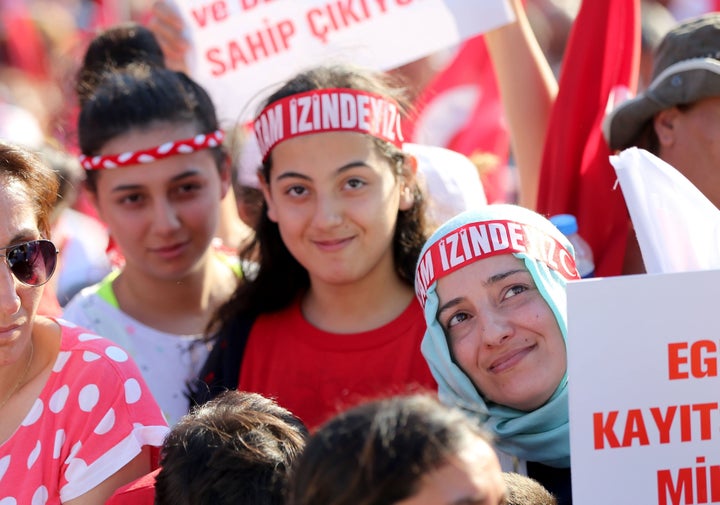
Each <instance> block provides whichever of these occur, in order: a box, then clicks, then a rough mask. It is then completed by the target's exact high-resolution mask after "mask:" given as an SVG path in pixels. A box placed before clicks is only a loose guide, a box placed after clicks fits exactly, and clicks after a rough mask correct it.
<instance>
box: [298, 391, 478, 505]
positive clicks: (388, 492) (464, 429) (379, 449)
mask: <svg viewBox="0 0 720 505" xmlns="http://www.w3.org/2000/svg"><path fill="white" fill-rule="evenodd" d="M478 438H479V439H482V440H484V441H486V442H488V443H490V440H491V439H490V438H489V436H488V434H487V433H486V431H485V430H484V429H482V428H481V427H480V426H479V425H477V424H476V423H475V422H474V421H472V420H471V419H469V418H468V417H467V416H466V415H465V414H464V413H463V412H461V411H460V410H457V409H453V408H450V407H446V406H444V405H442V404H441V403H439V402H438V400H437V399H436V398H434V397H431V396H429V395H425V394H416V395H405V396H396V397H391V398H387V399H381V400H374V401H370V402H367V403H364V404H361V405H359V406H357V407H354V408H352V409H350V410H347V411H345V412H343V413H340V414H338V415H336V416H335V417H333V418H332V419H330V420H329V421H327V422H326V423H325V424H323V425H322V426H321V427H320V428H319V429H318V430H317V431H316V432H315V433H314V434H313V436H312V437H311V438H310V440H309V441H308V443H307V445H306V447H305V450H304V451H303V454H302V455H301V456H300V458H299V459H298V460H297V461H296V463H295V467H294V469H293V472H292V475H291V477H290V485H289V488H288V501H287V504H288V505H386V504H392V503H396V502H398V501H401V500H404V499H406V498H409V497H411V496H413V495H414V494H415V493H417V492H418V490H419V487H420V481H421V479H422V477H423V475H425V474H426V473H428V472H430V471H432V470H435V469H438V468H439V467H441V466H442V465H444V464H445V463H447V461H448V459H449V458H450V457H452V456H453V455H456V454H457V453H459V452H460V451H461V450H462V449H463V448H464V447H466V446H467V445H468V444H469V443H471V442H472V441H473V440H475V439H478Z"/></svg>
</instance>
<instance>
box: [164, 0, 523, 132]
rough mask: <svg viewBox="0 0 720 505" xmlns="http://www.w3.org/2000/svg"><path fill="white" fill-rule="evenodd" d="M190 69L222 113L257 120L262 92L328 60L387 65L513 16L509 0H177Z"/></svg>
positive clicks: (377, 66)
mask: <svg viewBox="0 0 720 505" xmlns="http://www.w3.org/2000/svg"><path fill="white" fill-rule="evenodd" d="M174 4H175V5H176V7H177V8H178V11H179V12H180V14H181V16H182V17H183V19H184V21H185V24H186V26H187V33H186V37H187V38H188V39H189V40H190V42H191V43H192V44H193V48H194V49H193V51H192V56H191V58H190V60H189V61H188V67H189V70H190V72H191V74H192V75H193V77H194V78H195V79H196V80H197V81H198V82H199V83H200V84H202V85H203V86H204V87H205V88H206V89H207V90H208V91H209V92H210V94H211V96H212V97H213V99H214V101H215V103H216V106H217V108H218V111H219V113H220V117H221V119H224V120H228V119H229V120H242V121H246V120H248V119H250V118H251V117H252V116H253V115H254V114H255V113H256V112H257V104H256V101H257V97H258V95H260V96H264V95H266V94H267V93H268V92H269V91H270V90H271V89H272V88H273V87H274V86H277V85H278V84H280V83H281V82H282V81H284V80H285V79H287V78H288V77H290V76H291V75H293V74H294V73H296V72H298V71H300V70H302V69H305V68H308V67H310V66H313V65H317V64H320V63H332V62H352V63H355V64H358V65H362V66H366V67H370V68H375V69H379V70H387V69H390V68H394V67H397V66H400V65H403V64H405V63H408V62H410V61H413V60H416V59H418V58H420V57H422V56H426V55H428V54H431V53H433V52H436V51H439V50H442V49H445V48H448V47H451V46H453V45H455V44H458V43H460V42H461V41H463V40H465V39H466V38H468V37H471V36H473V35H477V34H479V33H482V32H484V31H487V30H489V29H491V28H495V27H498V26H501V25H503V24H506V23H508V22H510V21H512V20H513V14H512V9H511V8H510V6H509V5H508V4H507V1H506V0H483V1H482V2H467V1H465V0H264V1H263V0H174Z"/></svg>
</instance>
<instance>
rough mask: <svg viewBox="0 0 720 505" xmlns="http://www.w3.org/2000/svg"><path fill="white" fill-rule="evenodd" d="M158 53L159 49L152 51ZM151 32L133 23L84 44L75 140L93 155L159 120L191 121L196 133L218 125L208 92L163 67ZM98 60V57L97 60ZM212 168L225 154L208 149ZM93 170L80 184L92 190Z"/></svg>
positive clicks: (219, 150)
mask: <svg viewBox="0 0 720 505" xmlns="http://www.w3.org/2000/svg"><path fill="white" fill-rule="evenodd" d="M158 51H159V52H158ZM161 56H162V51H161V50H160V48H159V45H158V43H157V40H156V39H155V36H154V35H153V34H152V32H150V31H149V30H147V29H143V28H141V27H138V26H135V25H121V26H120V27H116V28H111V29H109V30H108V31H106V32H101V33H100V34H99V35H98V36H97V37H96V38H95V39H94V40H93V41H92V43H91V44H90V46H89V48H88V51H87V52H86V54H85V59H84V62H83V67H82V68H81V69H80V71H79V72H78V83H77V86H76V91H77V94H78V99H79V103H80V114H79V117H78V143H79V145H80V150H81V151H82V153H83V154H84V155H86V156H94V155H96V154H98V153H99V151H100V150H101V149H102V147H103V146H104V145H105V144H106V143H107V142H109V141H110V140H112V139H113V138H115V137H116V136H118V135H121V134H124V133H126V132H128V131H130V130H131V129H140V130H142V129H147V128H150V127H152V126H154V125H156V124H162V123H171V124H176V123H191V124H194V125H195V126H196V127H197V131H198V133H210V132H213V131H215V130H217V129H218V128H219V123H218V119H217V115H216V112H215V106H214V104H213V102H212V99H211V98H210V96H209V95H208V93H207V92H206V91H205V90H204V89H203V88H202V86H200V85H199V84H198V83H196V82H195V81H193V80H192V79H191V78H190V77H188V76H187V75H185V74H184V73H182V72H175V71H172V70H169V69H167V68H165V64H164V58H162V57H161ZM99 59H100V60H101V61H99ZM212 152H213V155H214V157H215V160H216V163H217V165H218V169H221V168H222V167H223V166H224V160H225V157H226V154H225V151H224V149H223V148H222V147H215V148H212ZM96 178H97V172H96V171H88V173H87V179H86V185H87V187H88V189H89V190H90V191H95V190H96Z"/></svg>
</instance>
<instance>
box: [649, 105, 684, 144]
mask: <svg viewBox="0 0 720 505" xmlns="http://www.w3.org/2000/svg"><path fill="white" fill-rule="evenodd" d="M680 114H681V112H680V109H678V108H677V107H670V108H669V109H664V110H661V111H660V112H658V113H657V114H656V115H655V118H654V119H653V127H654V128H655V134H656V135H657V138H658V142H660V145H661V146H665V147H667V146H670V145H672V144H674V143H675V134H676V131H675V122H676V120H677V118H678V117H679V115H680Z"/></svg>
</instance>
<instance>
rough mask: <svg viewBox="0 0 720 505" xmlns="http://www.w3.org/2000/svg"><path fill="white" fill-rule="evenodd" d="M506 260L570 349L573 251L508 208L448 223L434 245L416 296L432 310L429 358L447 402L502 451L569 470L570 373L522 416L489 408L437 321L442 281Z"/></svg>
mask: <svg viewBox="0 0 720 505" xmlns="http://www.w3.org/2000/svg"><path fill="white" fill-rule="evenodd" d="M500 254H513V255H514V256H515V257H516V258H520V259H522V260H523V261H524V263H525V266H526V268H527V269H528V271H529V272H530V274H531V275H532V277H533V279H534V281H535V284H536V285H537V288H538V290H539V291H540V293H541V295H542V297H543V298H544V299H545V301H546V302H547V304H548V305H549V306H550V308H551V310H552V312H553V314H555V319H557V322H558V325H559V326H560V331H561V332H562V335H563V338H564V339H566V341H567V297H566V292H565V286H566V283H567V281H568V280H572V279H579V278H580V276H579V275H578V273H577V269H576V267H575V260H574V254H575V253H574V250H573V247H572V245H571V244H570V242H569V241H568V240H567V238H565V236H564V235H563V234H562V233H560V231H558V229H557V228H555V226H554V225H553V224H552V223H551V222H550V221H548V220H547V219H545V218H544V217H542V216H541V215H540V214H537V213H536V212H533V211H531V210H528V209H526V208H524V207H519V206H516V205H507V204H496V205H488V206H486V207H483V208H480V209H476V210H468V211H465V212H463V213H461V214H458V215H457V216H455V217H454V218H452V219H450V220H449V221H447V222H445V223H444V224H443V225H442V226H440V228H438V229H437V230H436V231H435V233H433V235H432V236H431V237H430V238H429V239H428V241H427V242H426V243H425V246H424V247H423V250H422V253H421V254H420V260H419V261H418V265H417V270H416V274H415V291H416V294H417V296H418V299H419V300H420V303H421V304H422V305H423V307H424V310H425V322H426V323H427V328H428V329H427V331H426V332H425V336H424V338H423V341H422V353H423V356H424V357H425V359H426V360H427V362H428V364H429V366H430V370H431V372H432V374H433V376H434V377H435V380H436V381H437V383H438V392H439V396H440V400H441V401H442V402H443V403H446V404H449V405H454V406H457V407H460V408H461V409H463V410H465V411H466V412H467V413H469V414H471V415H473V416H474V417H477V418H479V419H480V420H481V421H482V423H483V424H484V426H485V428H487V429H488V430H490V431H491V432H492V433H493V434H494V435H495V438H496V440H495V445H496V447H497V448H498V449H499V450H501V451H503V452H505V453H507V454H510V455H513V456H516V457H518V458H520V459H524V460H527V461H535V462H538V463H543V464H546V465H549V466H553V467H558V468H567V467H569V466H570V432H569V426H568V398H567V394H568V392H567V373H566V374H565V376H564V377H563V379H562V381H561V382H560V384H559V385H558V387H557V389H556V390H555V392H554V393H553V395H552V397H551V398H550V399H549V400H548V401H547V402H546V403H545V404H544V405H542V406H541V407H539V408H538V409H536V410H533V411H531V412H523V411H521V410H516V409H513V408H510V407H507V406H503V405H498V404H495V403H491V402H486V401H485V399H484V398H483V396H482V394H481V393H480V392H479V391H478V390H477V388H476V387H475V385H474V384H473V382H472V381H471V380H470V378H469V377H468V376H467V374H466V373H465V372H463V370H462V369H461V368H460V367H459V366H458V365H457V364H456V363H455V362H454V361H453V359H452V357H451V353H450V348H449V346H448V341H447V338H446V337H445V333H444V332H443V329H442V327H441V326H440V323H439V322H438V320H437V310H438V297H437V294H436V289H437V280H438V279H439V278H441V277H443V276H445V275H447V274H449V273H451V272H454V271H456V270H459V269H461V268H463V267H464V266H467V265H468V264H469V263H472V262H474V261H477V260H481V259H483V258H487V257H490V256H496V255H500Z"/></svg>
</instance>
